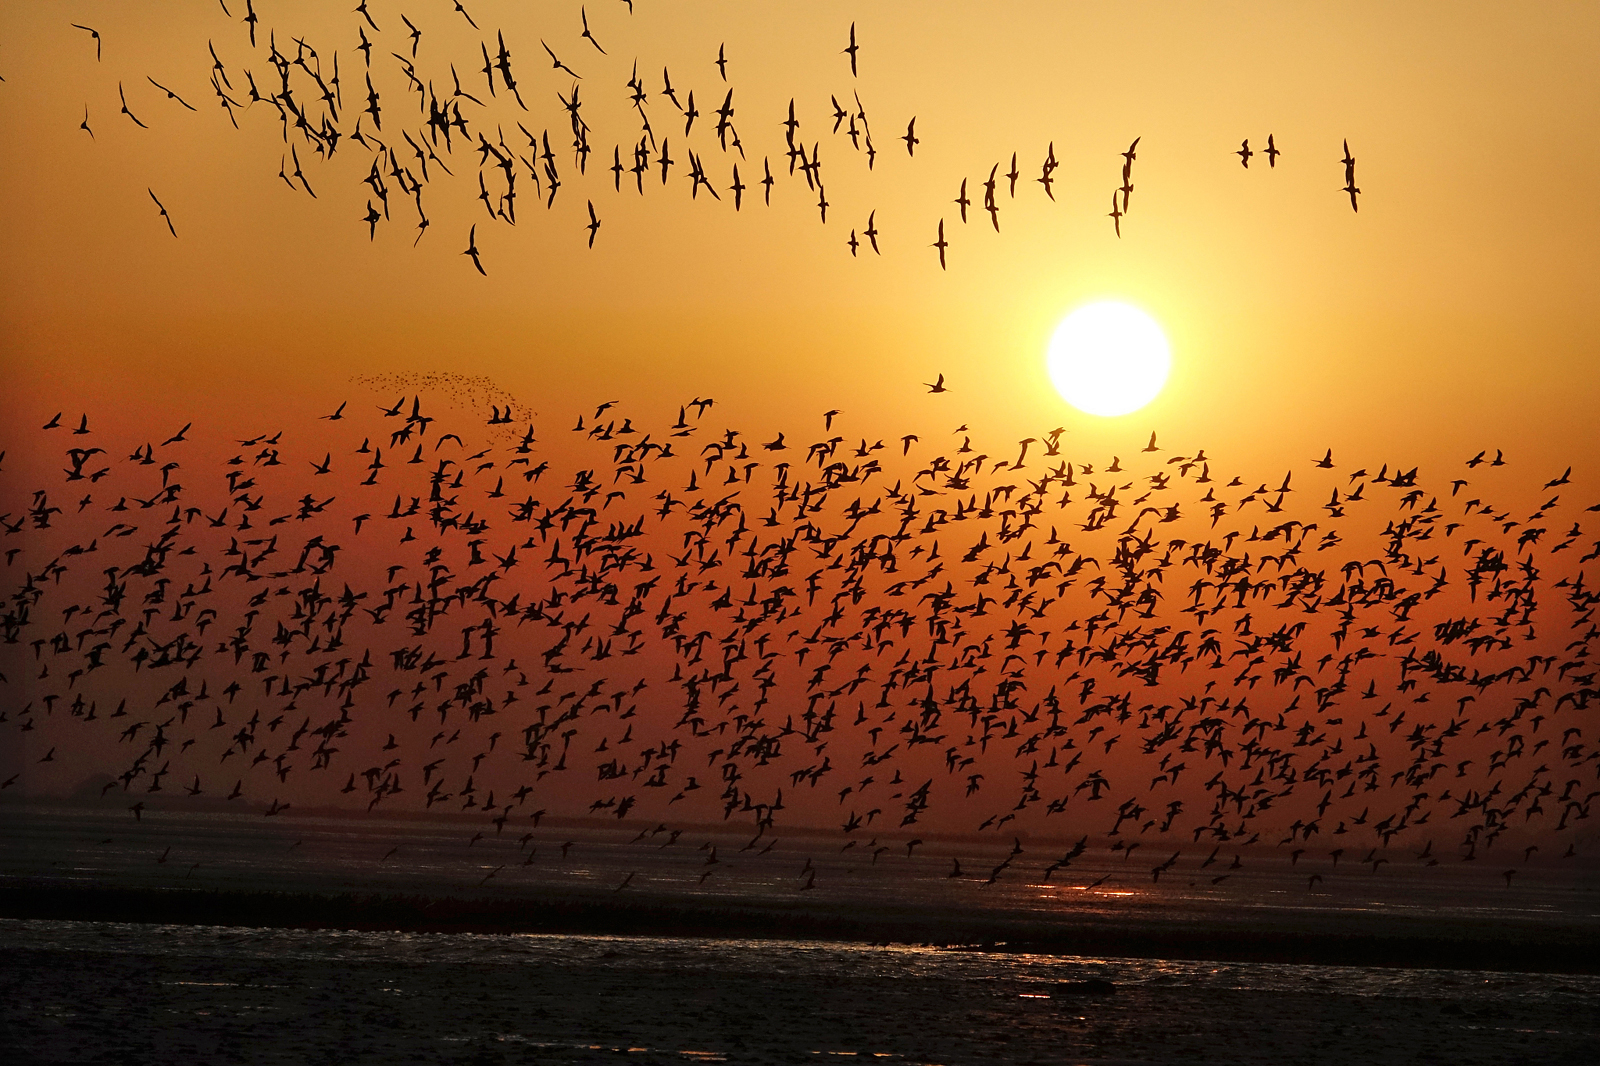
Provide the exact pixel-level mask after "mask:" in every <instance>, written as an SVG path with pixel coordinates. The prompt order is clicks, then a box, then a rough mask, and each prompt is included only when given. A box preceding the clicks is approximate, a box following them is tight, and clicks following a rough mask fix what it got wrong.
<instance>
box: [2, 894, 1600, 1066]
mask: <svg viewBox="0 0 1600 1066" xmlns="http://www.w3.org/2000/svg"><path fill="white" fill-rule="evenodd" d="M0 960H3V961H0V1026H3V1028H0V1039H4V1040H5V1041H6V1042H7V1043H8V1044H9V1045H10V1046H11V1047H12V1048H14V1049H16V1052H17V1053H19V1054H20V1055H21V1056H22V1057H21V1058H20V1060H17V1059H14V1060H13V1061H22V1062H38V1063H67V1062H100V1061H104V1062H125V1063H158V1062H160V1063H170V1062H174V1061H188V1062H230V1061H231V1062H250V1063H257V1062H259V1063H278V1062H283V1063H290V1062H324V1061H326V1062H341V1063H343V1062H380V1061H382V1062H390V1063H394V1062H405V1063H409V1062H419V1063H420V1062H463V1063H467V1062H470V1063H502V1062H504V1063H520V1062H558V1063H569V1062H570V1063H588V1062H599V1061H608V1062H616V1061H628V1062H635V1063H664V1062H690V1061H696V1060H699V1061H719V1062H736V1063H787V1062H800V1061H810V1060H813V1059H819V1058H823V1059H831V1058H860V1057H876V1058H877V1059H879V1060H886V1061H905V1062H938V1063H950V1064H956V1063H968V1062H971V1063H977V1062H996V1063H1013V1062H1015V1063H1027V1062H1041V1063H1044V1062H1048V1063H1062V1062H1082V1063H1100V1064H1134V1063H1151V1064H1155V1063H1170V1062H1200V1063H1237V1064H1239V1066H1253V1064H1256V1063H1262V1064H1265V1063H1302V1062H1303V1063H1312V1062H1316V1063H1329V1062H1334V1063H1337V1062H1357V1061H1362V1062H1367V1063H1372V1064H1375V1066H1381V1064H1386V1063H1413V1062H1441V1063H1446V1062H1448V1063H1502V1062H1504V1063H1513V1062H1516V1063H1535V1062H1536V1063H1574V1064H1576V1063H1592V1062H1594V1061H1596V1059H1597V1057H1600V1019H1597V1017H1596V1012H1595V1010H1594V1004H1595V1003H1596V1002H1600V978H1597V977H1586V976H1566V975H1541V974H1501V973H1480V972H1468V971H1454V970H1408V969H1397V968H1392V967H1386V968H1364V967H1330V966H1302V965H1284V964H1262V963H1227V964H1224V963H1196V962H1175V961H1170V960H1159V959H1156V960H1150V959H1114V958H1071V957H1059V956H1030V955H1017V954H1005V953H999V952H982V951H951V950H941V949H933V948H913V947H889V948H885V947H870V946H863V945H852V944H835V943H820V942H794V941H770V940H763V941H737V940H715V939H691V938H644V937H638V938H619V937H599V936H523V935H476V934H419V933H392V932H385V933H372V932H320V931H319V932H313V931H304V930H283V929H242V928H219V927H196V926H175V925H135V924H114V923H88V922H44V921H14V920H13V921H0ZM1087 978H1100V979H1103V980H1108V981H1111V982H1113V983H1114V984H1115V986H1116V991H1115V992H1114V993H1112V994H1110V995H1081V994H1072V993H1070V992H1068V991H1064V990H1063V988H1062V987H1061V984H1062V982H1071V981H1081V980H1084V979H1087Z"/></svg>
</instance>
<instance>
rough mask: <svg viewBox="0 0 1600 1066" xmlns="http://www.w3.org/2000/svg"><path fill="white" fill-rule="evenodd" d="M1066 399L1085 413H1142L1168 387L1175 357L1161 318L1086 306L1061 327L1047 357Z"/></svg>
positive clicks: (1119, 307) (1106, 305)
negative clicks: (1163, 330)
mask: <svg viewBox="0 0 1600 1066" xmlns="http://www.w3.org/2000/svg"><path fill="white" fill-rule="evenodd" d="M1045 364H1046V367H1047V368H1048V369H1049V372H1050V380H1051V382H1053V383H1054V384H1055V387H1056V391H1057V392H1059V393H1060V394H1061V398H1062V399H1063V400H1066V401H1067V402H1068V403H1069V404H1071V405H1072V406H1073V407H1076V408H1077V409H1078V410H1080V411H1082V412H1084V413H1085V414H1091V415H1101V416H1103V417H1107V418H1110V417H1114V416H1116V415H1125V414H1128V413H1130V412H1133V411H1137V410H1138V409H1139V408H1141V407H1143V406H1144V405H1145V404H1147V403H1149V402H1150V401H1151V400H1153V399H1155V398H1156V395H1157V394H1158V393H1160V392H1161V388H1162V386H1163V385H1165V384H1166V383H1167V371H1168V370H1169V369H1170V368H1171V366H1172V353H1171V351H1170V349H1168V347H1167V338H1166V336H1165V335H1164V334H1163V333H1162V332H1161V327H1160V326H1158V325H1156V321H1155V319H1153V318H1151V317H1150V316H1149V315H1147V314H1145V313H1144V312H1143V311H1141V310H1139V309H1138V308H1137V307H1133V306H1130V305H1128V304H1125V303H1119V302H1117V301H1115V300H1103V301H1100V302H1098V303H1092V304H1085V305H1084V306H1082V307H1080V308H1078V309H1077V310H1076V311H1073V312H1072V313H1071V314H1070V315H1068V316H1067V317H1066V318H1064V319H1062V320H1061V324H1060V325H1059V326H1057V327H1056V331H1055V333H1054V334H1053V335H1052V336H1051V337H1050V346H1049V348H1048V349H1047V352H1046V355H1045Z"/></svg>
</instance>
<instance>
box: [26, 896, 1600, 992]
mask: <svg viewBox="0 0 1600 1066" xmlns="http://www.w3.org/2000/svg"><path fill="white" fill-rule="evenodd" d="M0 918H10V919H48V920H68V921H96V922H131V923H152V924H177V925H208V926H210V925H214V926H239V927H263V926H265V927H276V928H288V929H307V930H317V929H325V930H353V931H402V932H423V933H493V934H515V933H546V934H566V935H602V936H652V937H713V938H719V939H784V940H828V941H842V942H855V943H870V944H885V943H892V944H918V945H931V946H936V947H946V948H963V949H977V950H992V951H1006V952H1016V953H1034V954H1046V955H1080V956H1109V957H1121V958H1148V959H1184V960H1191V961H1202V960H1204V961H1216V962H1267V963H1300V964H1312V965H1333V966H1380V967H1386V966H1392V967H1406V968H1422V969H1459V970H1484V971H1508V972H1524V973H1569V974H1600V934H1597V931H1596V930H1595V929H1593V928H1589V927H1579V926H1570V925H1556V924H1531V925H1527V926H1521V927H1515V928H1512V927H1508V926H1504V925H1501V926H1495V927H1486V926H1483V925H1473V924H1465V923H1455V924H1450V923H1446V922H1430V921H1423V920H1408V921H1401V922H1395V921H1390V922H1376V921H1375V922H1369V923H1349V924H1348V925H1347V927H1346V928H1329V927H1324V928H1309V929H1308V928H1295V927H1293V926H1292V925H1290V924H1288V923H1285V922H1275V923H1273V922H1262V921H1254V922H1246V921H1217V920H1210V921H1205V922H1164V921H1155V922H1150V923H1135V922H1130V921H1126V920H1119V921H1090V920H1078V921H1072V922H1042V921H1039V920H1037V919H1033V918H1028V917H1025V916H1011V915H1005V914H986V915H981V916H973V915H957V914H946V913H926V912H914V911H909V910H907V911H897V912H887V913H886V912H882V911H874V912H872V913H867V914H863V913H862V912H861V911H860V910H858V909H851V908H828V907H818V906H811V907H802V906H789V907H785V906H778V905H770V904H762V903H759V902H749V901H744V902H736V903H728V904H725V905H720V906H718V905H710V904H703V903H688V902H685V901H683V900H681V899H670V898H666V897H649V896H643V895H630V897H629V898H628V900H627V901H626V903H623V902H621V901H617V900H611V899H606V898H603V897H600V896H598V895H580V894H559V895H558V894H548V895H523V896H516V897H508V896H494V897H478V898H466V897H459V896H426V895H402V894H376V893H359V892H344V893H332V892H303V891H218V890H212V889H165V888H117V887H106V886H88V885H83V884H73V883H64V882H60V881H54V880H50V879H31V878H30V879H8V880H7V881H6V882H0ZM1362 926H1365V927H1364V928H1363V927H1362Z"/></svg>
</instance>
